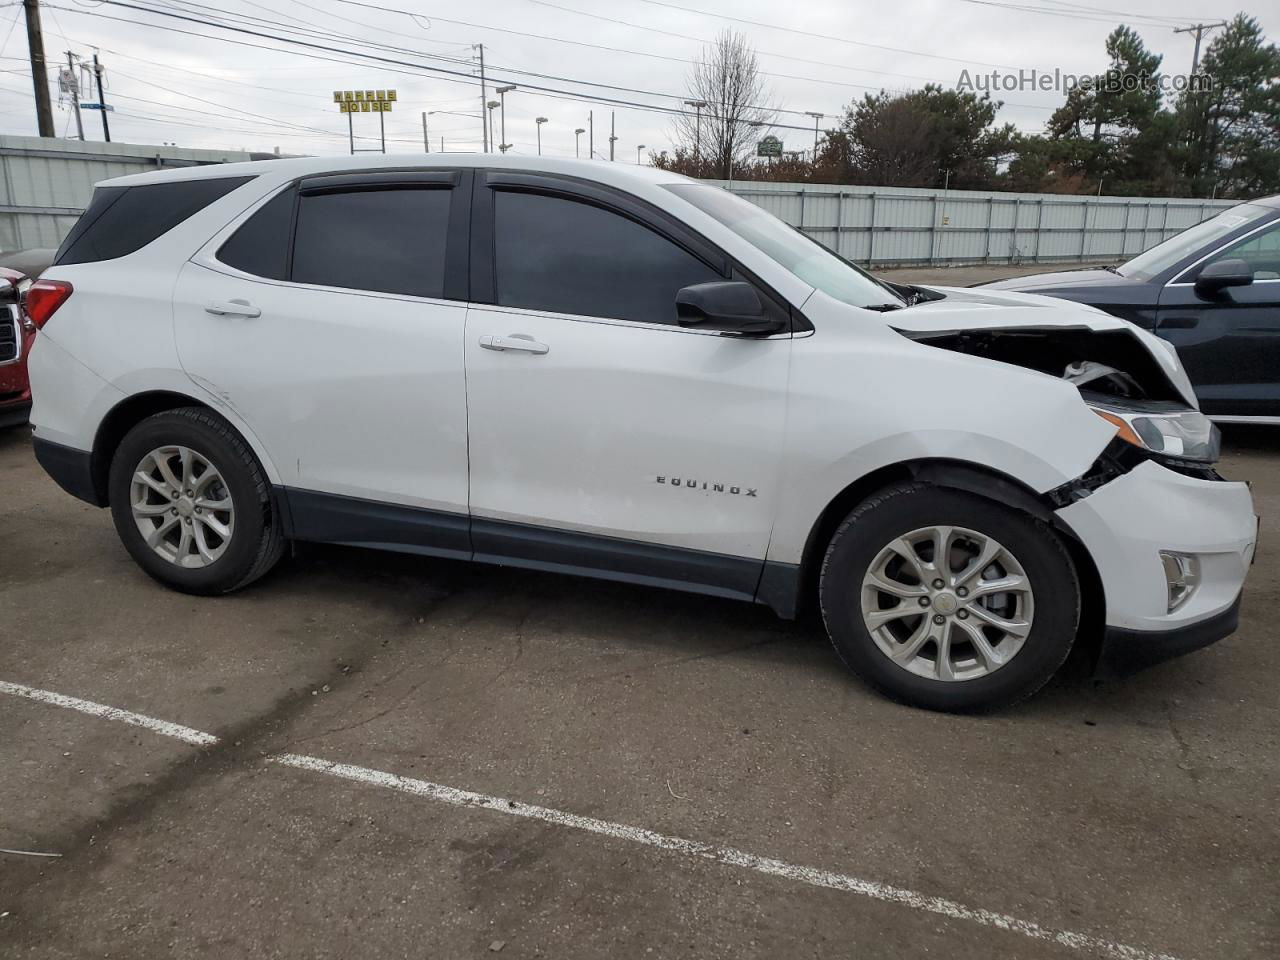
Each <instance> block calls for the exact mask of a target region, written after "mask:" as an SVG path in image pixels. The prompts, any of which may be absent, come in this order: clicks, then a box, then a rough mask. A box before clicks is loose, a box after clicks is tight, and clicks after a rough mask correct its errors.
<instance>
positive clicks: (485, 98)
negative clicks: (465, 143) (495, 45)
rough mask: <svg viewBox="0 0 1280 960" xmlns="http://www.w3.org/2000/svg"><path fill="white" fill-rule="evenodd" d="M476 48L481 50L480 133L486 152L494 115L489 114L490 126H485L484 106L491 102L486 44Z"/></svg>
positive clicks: (480, 44)
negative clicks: (486, 72) (486, 85)
mask: <svg viewBox="0 0 1280 960" xmlns="http://www.w3.org/2000/svg"><path fill="white" fill-rule="evenodd" d="M476 49H477V50H479V51H480V135H481V136H482V137H483V138H484V152H485V153H488V152H489V140H490V139H491V138H492V137H493V129H492V128H493V115H492V114H490V115H489V126H488V128H486V127H485V123H484V108H485V107H486V106H487V105H488V103H489V92H488V91H487V90H486V89H485V85H484V44H483V43H477V44H476Z"/></svg>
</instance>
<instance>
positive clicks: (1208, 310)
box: [987, 196, 1280, 423]
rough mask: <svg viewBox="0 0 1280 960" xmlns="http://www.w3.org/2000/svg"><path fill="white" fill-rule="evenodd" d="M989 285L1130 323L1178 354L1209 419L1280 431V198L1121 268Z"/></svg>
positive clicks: (1233, 212)
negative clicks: (1276, 426)
mask: <svg viewBox="0 0 1280 960" xmlns="http://www.w3.org/2000/svg"><path fill="white" fill-rule="evenodd" d="M987 286H991V287H997V288H999V289H1002V290H1019V291H1022V292H1024V293H1043V294H1048V295H1049V296H1053V297H1063V298H1064V299H1067V300H1075V301H1078V302H1079V303H1087V304H1089V305H1091V306H1095V307H1098V308H1099V309H1101V310H1105V311H1107V312H1108V313H1111V314H1115V315H1116V316H1117V317H1122V318H1123V319H1125V320H1129V321H1132V322H1133V323H1136V324H1138V325H1139V326H1141V327H1143V328H1145V329H1147V330H1151V331H1153V332H1154V333H1156V334H1157V335H1158V336H1161V337H1163V338H1164V339H1166V340H1168V341H1170V342H1171V343H1172V344H1174V346H1176V347H1177V348H1178V355H1179V356H1180V357H1181V358H1182V362H1183V364H1184V365H1185V366H1186V368H1187V374H1188V376H1190V378H1191V382H1192V383H1193V384H1194V385H1195V388H1196V394H1197V395H1198V396H1199V398H1200V406H1201V409H1203V410H1204V412H1205V413H1206V414H1208V415H1209V416H1210V417H1212V418H1213V419H1215V420H1219V421H1223V422H1228V423H1234V422H1272V423H1280V196H1276V197H1267V198H1265V199H1262V200H1251V201H1249V202H1248V203H1242V204H1240V205H1239V206H1235V207H1232V208H1231V209H1230V210H1225V211H1223V212H1222V213H1220V214H1218V215H1217V216H1216V217H1213V218H1212V219H1209V220H1206V221H1204V222H1203V223H1200V224H1197V225H1196V226H1194V227H1190V228H1188V229H1186V230H1184V231H1182V232H1181V233H1179V234H1178V235H1177V236H1174V237H1170V238H1169V239H1168V240H1166V241H1164V242H1163V243H1161V244H1158V245H1156V246H1154V247H1152V248H1151V249H1150V250H1148V251H1146V252H1145V253H1140V254H1139V255H1138V256H1136V257H1134V258H1133V259H1132V260H1129V261H1128V262H1127V263H1124V264H1122V265H1121V266H1119V267H1107V268H1104V269H1086V270H1065V271H1062V272H1060V273H1039V274H1034V275H1032V276H1027V277H1014V278H1012V279H1009V280H1000V281H997V282H995V283H992V284H988V285H987Z"/></svg>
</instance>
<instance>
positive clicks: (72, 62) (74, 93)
mask: <svg viewBox="0 0 1280 960" xmlns="http://www.w3.org/2000/svg"><path fill="white" fill-rule="evenodd" d="M67 85H68V86H69V87H70V92H71V109H72V110H73V111H74V112H75V115H76V133H77V134H78V135H79V137H80V142H81V143H83V142H84V121H83V120H82V119H81V117H80V78H79V77H78V76H77V75H76V55H75V54H74V53H72V52H71V51H70V50H68V51H67Z"/></svg>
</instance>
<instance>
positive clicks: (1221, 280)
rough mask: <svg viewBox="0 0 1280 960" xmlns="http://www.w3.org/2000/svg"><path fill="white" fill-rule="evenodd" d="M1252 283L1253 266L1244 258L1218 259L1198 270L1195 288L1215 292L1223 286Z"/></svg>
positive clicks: (1239, 285) (1241, 285) (1240, 285)
mask: <svg viewBox="0 0 1280 960" xmlns="http://www.w3.org/2000/svg"><path fill="white" fill-rule="evenodd" d="M1251 283H1253V268H1252V267H1250V266H1249V264H1248V263H1247V262H1245V261H1244V260H1219V261H1218V262H1217V263H1211V264H1209V265H1208V266H1207V267H1205V268H1204V269H1203V270H1201V271H1200V276H1198V277H1196V289H1197V290H1203V291H1206V292H1211V293H1212V292H1217V291H1218V290H1222V289H1224V288H1225V287H1247V286H1248V285H1249V284H1251Z"/></svg>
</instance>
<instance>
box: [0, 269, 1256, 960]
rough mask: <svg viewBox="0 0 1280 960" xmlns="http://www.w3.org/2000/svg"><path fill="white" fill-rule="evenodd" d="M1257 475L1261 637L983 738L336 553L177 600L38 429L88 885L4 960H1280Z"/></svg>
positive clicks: (33, 909)
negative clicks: (135, 558)
mask: <svg viewBox="0 0 1280 960" xmlns="http://www.w3.org/2000/svg"><path fill="white" fill-rule="evenodd" d="M1004 272H1005V273H1008V272H1009V271H1008V268H1004ZM949 274H950V272H948V274H944V276H943V278H942V282H955V283H959V282H973V280H974V279H977V278H978V277H969V278H964V279H962V278H960V277H959V276H955V278H954V279H953V278H952V276H951V275H949ZM912 279H915V278H912ZM1225 448H1226V455H1225V459H1224V465H1223V468H1222V469H1223V472H1224V473H1226V474H1227V475H1228V476H1229V477H1231V478H1233V479H1249V480H1251V481H1253V484H1254V491H1255V495H1256V498H1257V506H1258V508H1259V511H1260V513H1261V514H1262V516H1263V524H1262V541H1261V548H1260V550H1259V554H1258V559H1257V563H1256V566H1255V568H1254V570H1253V573H1252V575H1251V578H1250V581H1249V585H1248V588H1247V590H1246V595H1245V601H1244V608H1243V622H1242V626H1241V629H1240V631H1239V633H1238V634H1237V635H1236V636H1234V637H1232V638H1231V639H1229V640H1227V641H1224V642H1222V643H1220V644H1218V645H1216V646H1214V647H1211V648H1209V649H1207V650H1204V651H1201V652H1199V653H1197V654H1194V655H1191V656H1188V657H1185V658H1183V659H1181V660H1178V661H1174V662H1171V663H1168V664H1165V665H1162V666H1160V667H1157V668H1154V669H1151V670H1149V671H1147V672H1145V673H1142V674H1140V675H1138V676H1135V677H1132V678H1128V679H1126V680H1122V681H1110V680H1109V681H1095V680H1092V679H1088V678H1085V677H1081V676H1072V677H1068V678H1064V679H1062V680H1060V681H1056V682H1055V683H1054V684H1052V685H1051V686H1050V687H1049V688H1048V689H1047V690H1046V691H1044V692H1043V693H1042V694H1041V695H1040V696H1038V697H1036V698H1035V699H1033V700H1032V701H1030V702H1029V703H1026V704H1024V705H1022V706H1020V707H1018V708H1016V709H1014V710H1011V711H1007V712H1005V713H1003V714H998V715H994V716H985V717H952V716H943V715H937V714H930V713H925V712H922V711H918V710H912V709H909V708H905V707H900V706H897V705H895V704H893V703H890V702H888V701H886V700H884V699H882V698H881V697H879V696H877V695H876V694H875V693H873V692H872V691H870V690H869V689H868V688H866V687H864V686H863V685H861V684H860V683H859V682H858V681H857V680H855V679H853V678H852V677H850V676H848V675H847V674H846V673H845V672H844V670H843V668H842V667H841V666H840V664H839V663H838V661H837V659H836V657H835V655H834V654H833V652H832V651H831V649H830V648H829V646H828V644H827V642H826V640H825V639H824V637H823V636H822V634H821V632H820V630H819V629H818V627H817V626H816V625H814V624H812V623H807V622H802V623H785V622H782V621H779V620H777V619H776V618H775V617H774V616H773V615H772V614H771V613H770V612H769V611H768V610H766V609H764V608H753V607H750V606H747V605H742V604H737V603H732V602H728V601H719V600H715V599H708V598H703V597H694V596H684V595H679V594H673V593H667V592H662V591H657V590H651V589H644V588H639V587H629V586H622V585H615V584H607V583H602V582H594V581H587V580H577V579H571V578H563V577H556V576H552V575H545V574H538V573H531V572H524V571H516V570H508V569H498V568H487V567H480V566H475V567H472V566H468V565H465V564H460V563H454V562H448V561H438V560H428V559H422V558H414V557H407V556H394V555H382V554H376V553H371V552H365V551H361V550H355V549H342V548H319V547H305V548H303V549H301V550H300V552H299V554H298V555H297V556H296V557H295V558H294V559H293V560H292V561H291V562H287V563H285V564H283V565H282V566H281V567H280V568H279V569H278V570H277V571H276V572H275V573H273V574H272V575H270V576H269V577H268V578H267V579H265V580H264V581H262V582H261V583H259V584H258V585H257V586H255V587H253V588H251V589H249V590H247V591H245V592H243V593H240V594H237V595H234V596H231V597H225V598H219V599H200V598H194V597H188V596H183V595H180V594H177V593H173V592H169V591H167V590H164V589H162V588H161V587H159V586H157V585H155V584H154V583H152V582H151V581H150V580H148V579H147V578H146V577H145V576H144V575H143V574H142V573H141V572H140V571H139V570H138V569H137V567H135V565H134V564H133V563H132V561H131V560H130V559H129V557H128V556H127V555H126V553H125V551H124V549H123V548H122V547H121V546H120V544H119V543H118V541H117V539H116V535H115V532H114V530H113V528H112V526H111V521H110V517H109V515H108V514H107V513H106V512H104V511H100V510H96V509H93V508H91V507H88V506H86V505H84V504H81V503H80V502H78V501H75V500H73V499H71V498H70V497H69V496H67V495H65V494H63V493H62V492H61V491H60V490H58V489H57V488H56V487H55V486H54V485H53V483H52V482H51V481H49V480H48V479H47V478H46V477H45V475H44V474H43V472H42V471H41V470H40V469H39V467H38V466H37V465H36V464H35V462H34V460H33V458H32V455H31V448H30V443H29V440H28V437H27V432H26V431H25V430H12V431H7V432H4V433H0V490H2V491H3V493H4V496H3V498H2V499H0V650H2V651H3V654H4V656H3V665H2V666H0V684H7V685H8V686H7V687H4V688H3V689H0V847H2V848H6V849H10V850H21V851H27V852H29V853H54V854H60V856H58V857H36V856H30V855H23V854H9V853H0V955H3V956H6V957H9V956H12V957H57V958H62V957H67V958H70V957H77V958H78V957H106V956H110V957H131V958H137V957H171V956H172V957H219V958H222V957H239V956H253V957H372V956H379V957H382V956H386V957H415V958H419V957H484V956H493V955H495V954H496V955H499V956H503V957H507V956H514V957H574V958H576V957H583V958H586V957H590V958H596V957H606V956H607V957H669V956H682V957H684V956H687V957H806V956H812V957H827V956H832V957H835V956H839V957H858V958H864V957H910V958H916V957H943V958H949V960H950V958H959V960H966V958H975V960H976V958H984V960H986V958H992V957H1018V958H1023V957H1026V958H1042V957H1043V958H1066V957H1093V956H1102V957H1114V958H1120V960H1151V958H1154V957H1174V958H1179V960H1191V958H1202V960H1210V958H1214V960H1216V958H1274V957H1277V956H1280V817H1277V811H1280V693H1278V692H1277V682H1276V678H1277V676H1280V630H1278V629H1277V626H1276V620H1275V617H1274V615H1273V611H1274V610H1275V609H1276V608H1277V605H1278V604H1280V550H1273V549H1271V546H1270V545H1271V544H1280V429H1276V430H1262V429H1257V430H1244V429H1240V428H1236V429H1231V430H1229V432H1227V433H1226V440H1225ZM50 693H52V694H58V695H62V697H64V698H79V699H78V700H68V699H62V700H59V699H58V698H57V697H54V696H51V695H50ZM84 701H87V702H84ZM95 705H97V706H95ZM103 706H105V707H109V708H115V711H111V710H105V709H103V708H102V707H103ZM118 711H130V712H131V713H130V714H122V713H120V712H118ZM174 725H181V726H180V727H177V726H174ZM333 764H340V765H345V766H337V767H335V766H333Z"/></svg>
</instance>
